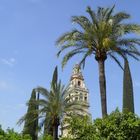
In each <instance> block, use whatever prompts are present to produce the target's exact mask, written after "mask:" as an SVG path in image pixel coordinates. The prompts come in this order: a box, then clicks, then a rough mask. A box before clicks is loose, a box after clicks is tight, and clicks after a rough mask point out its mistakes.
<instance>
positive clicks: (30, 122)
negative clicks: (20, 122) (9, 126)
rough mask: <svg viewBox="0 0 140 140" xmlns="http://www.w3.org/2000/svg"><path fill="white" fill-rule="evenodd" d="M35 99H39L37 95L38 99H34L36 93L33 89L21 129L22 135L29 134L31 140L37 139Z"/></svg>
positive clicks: (36, 107)
mask: <svg viewBox="0 0 140 140" xmlns="http://www.w3.org/2000/svg"><path fill="white" fill-rule="evenodd" d="M36 98H39V94H38V97H36V91H35V89H33V90H32V93H31V98H30V100H29V102H28V110H27V113H26V116H25V123H24V128H23V134H29V135H30V136H31V137H32V140H37V139H38V113H37V111H38V105H36V104H35V102H34V101H36V100H37V99H36Z"/></svg>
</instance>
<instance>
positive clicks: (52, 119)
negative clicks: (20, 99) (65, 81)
mask: <svg viewBox="0 0 140 140" xmlns="http://www.w3.org/2000/svg"><path fill="white" fill-rule="evenodd" d="M36 91H38V92H39V93H40V94H41V95H42V96H43V97H44V98H43V99H39V100H38V102H37V103H38V105H39V106H40V109H39V113H40V115H39V117H40V118H45V119H44V120H42V122H41V124H44V125H46V126H44V127H46V128H52V131H53V140H57V139H58V126H59V125H60V123H61V121H62V118H63V116H64V115H66V113H68V112H71V111H73V110H78V109H80V110H82V109H81V105H84V104H81V103H77V102H70V99H69V98H66V97H67V95H68V93H69V91H68V89H67V88H65V86H64V85H62V83H61V81H58V71H57V67H56V68H55V70H54V73H53V78H52V82H51V88H50V91H48V90H47V89H45V88H43V87H38V88H37V89H36Z"/></svg>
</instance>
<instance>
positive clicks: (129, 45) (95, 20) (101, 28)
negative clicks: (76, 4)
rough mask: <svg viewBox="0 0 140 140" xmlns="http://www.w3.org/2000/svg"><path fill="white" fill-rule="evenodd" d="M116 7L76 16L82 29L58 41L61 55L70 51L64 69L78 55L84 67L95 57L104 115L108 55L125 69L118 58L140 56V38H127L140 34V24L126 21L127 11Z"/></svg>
mask: <svg viewBox="0 0 140 140" xmlns="http://www.w3.org/2000/svg"><path fill="white" fill-rule="evenodd" d="M114 7H115V6H113V7H112V8H101V7H99V8H98V9H97V11H93V10H92V9H91V8H90V7H87V10H86V12H87V13H88V15H89V17H86V16H73V17H72V23H76V24H77V25H79V26H80V27H78V26H76V27H75V28H74V29H73V30H71V31H69V32H66V33H64V34H63V35H62V36H60V38H59V39H58V40H57V42H56V45H57V46H58V47H59V49H60V50H59V52H58V54H57V55H58V56H59V55H60V54H61V53H62V52H64V51H65V50H68V53H66V54H65V55H64V57H63V60H62V67H64V66H65V65H66V63H67V61H68V60H69V59H71V58H72V57H73V56H75V55H78V54H82V55H83V57H82V59H81V61H80V64H81V65H83V67H84V65H85V61H86V58H87V57H89V56H92V55H94V56H95V60H96V61H97V62H98V67H99V84H100V96H101V107H102V116H106V115H107V101H106V77H105V60H106V59H107V57H108V56H109V57H111V58H112V59H113V60H115V62H117V64H118V65H119V66H120V67H121V68H122V65H121V63H120V61H119V59H118V56H119V57H122V58H125V57H126V55H128V56H131V57H133V58H134V59H137V60H138V56H139V55H140V53H139V51H138V50H137V48H136V46H137V45H140V39H137V38H135V37H134V38H133V37H130V36H127V35H129V34H131V33H136V32H140V25H137V24H130V23H126V22H124V21H125V20H126V19H129V18H130V15H129V14H127V13H125V12H118V13H114Z"/></svg>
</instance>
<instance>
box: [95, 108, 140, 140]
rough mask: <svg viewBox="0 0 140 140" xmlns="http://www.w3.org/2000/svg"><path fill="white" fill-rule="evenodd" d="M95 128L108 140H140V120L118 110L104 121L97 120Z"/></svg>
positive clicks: (131, 114)
mask: <svg viewBox="0 0 140 140" xmlns="http://www.w3.org/2000/svg"><path fill="white" fill-rule="evenodd" d="M94 126H95V127H96V130H97V132H98V134H99V135H100V136H101V137H103V138H105V139H107V140H139V139H140V118H139V117H138V116H136V115H134V114H133V113H130V112H128V113H127V112H126V113H120V112H119V111H118V110H116V111H115V112H113V113H111V114H110V115H109V116H108V117H106V118H104V119H97V120H95V122H94Z"/></svg>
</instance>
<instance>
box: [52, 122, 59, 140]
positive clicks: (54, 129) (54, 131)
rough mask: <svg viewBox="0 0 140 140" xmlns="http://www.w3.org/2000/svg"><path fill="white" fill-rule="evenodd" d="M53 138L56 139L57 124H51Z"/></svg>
mask: <svg viewBox="0 0 140 140" xmlns="http://www.w3.org/2000/svg"><path fill="white" fill-rule="evenodd" d="M53 140H58V125H57V124H56V125H54V126H53Z"/></svg>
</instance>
